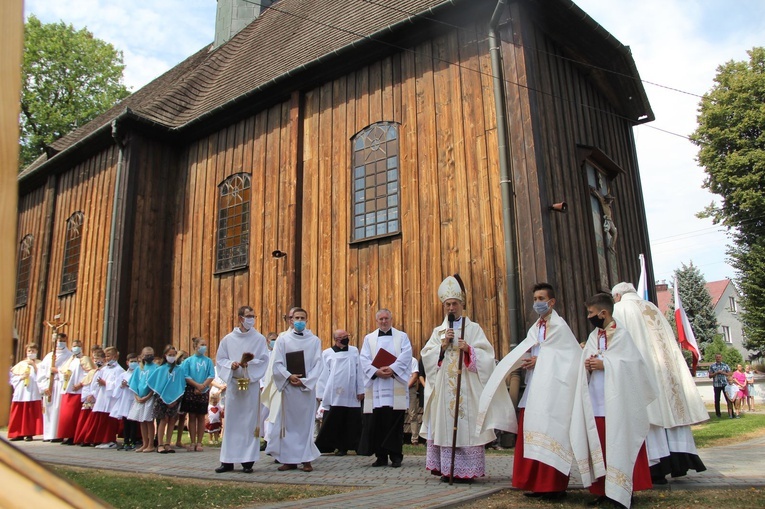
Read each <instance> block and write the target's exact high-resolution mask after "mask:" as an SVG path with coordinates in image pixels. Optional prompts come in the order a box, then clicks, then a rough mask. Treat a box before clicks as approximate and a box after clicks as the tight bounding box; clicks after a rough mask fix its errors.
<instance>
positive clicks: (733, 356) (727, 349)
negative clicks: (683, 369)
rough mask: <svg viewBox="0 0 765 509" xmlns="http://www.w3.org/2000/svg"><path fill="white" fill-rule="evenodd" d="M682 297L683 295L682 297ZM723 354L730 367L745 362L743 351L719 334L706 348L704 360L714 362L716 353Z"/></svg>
mask: <svg viewBox="0 0 765 509" xmlns="http://www.w3.org/2000/svg"><path fill="white" fill-rule="evenodd" d="M680 298H681V299H682V297H680ZM718 353H719V354H722V358H723V362H724V363H725V364H727V365H728V366H730V369H732V370H734V369H736V365H737V364H743V363H744V357H743V356H742V355H741V352H739V351H738V350H736V349H735V348H733V347H732V346H730V345H726V344H725V341H723V339H722V336H720V335H718V336H717V337H716V338H715V339H714V340H713V341H712V343H711V344H710V345H709V346H707V347H706V349H705V350H704V362H714V361H715V355H716V354H718Z"/></svg>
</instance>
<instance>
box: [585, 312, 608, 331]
mask: <svg viewBox="0 0 765 509" xmlns="http://www.w3.org/2000/svg"><path fill="white" fill-rule="evenodd" d="M587 319H588V320H589V321H590V323H591V324H592V325H594V326H595V327H597V328H598V329H602V328H603V326H604V325H605V324H606V319H605V318H601V317H599V316H598V315H595V316H590V317H589V318H587Z"/></svg>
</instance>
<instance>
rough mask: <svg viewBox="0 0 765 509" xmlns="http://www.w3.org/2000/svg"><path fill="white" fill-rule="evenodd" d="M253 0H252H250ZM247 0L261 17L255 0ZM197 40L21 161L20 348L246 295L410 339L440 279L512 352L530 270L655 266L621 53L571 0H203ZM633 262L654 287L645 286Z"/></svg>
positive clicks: (325, 332)
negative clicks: (210, 37)
mask: <svg viewBox="0 0 765 509" xmlns="http://www.w3.org/2000/svg"><path fill="white" fill-rule="evenodd" d="M266 3H269V2H266ZM261 11H262V12H261ZM217 16H218V18H217V20H216V22H217V23H216V40H215V42H214V43H213V44H212V45H210V46H208V47H205V48H202V49H201V50H200V51H199V52H197V53H196V54H194V55H192V56H190V57H189V58H188V59H186V60H185V61H183V62H182V63H180V64H179V65H177V66H176V67H175V68H173V69H171V70H169V71H168V72H167V73H165V74H164V75H162V76H160V77H159V78H157V79H155V80H154V81H153V82H151V83H149V84H148V85H146V86H145V87H143V88H141V89H140V90H138V91H136V92H135V93H134V94H132V95H131V96H130V97H128V98H126V99H125V100H124V101H122V103H120V104H119V105H117V106H115V107H114V108H112V109H111V110H109V111H107V112H106V113H104V114H102V115H101V116H99V117H98V118H96V119H95V120H93V121H91V122H90V123H88V124H86V125H84V126H82V127H80V128H79V129H77V130H75V131H74V132H71V133H69V134H68V135H66V136H65V137H63V138H61V139H60V140H58V141H57V142H55V143H54V144H53V146H51V147H49V150H47V152H46V155H44V156H42V157H41V158H40V159H39V160H38V161H36V162H35V163H34V164H32V165H31V166H30V167H28V168H26V169H25V170H24V171H23V172H22V173H21V174H20V175H19V215H18V259H17V260H16V264H17V267H18V281H17V290H16V314H15V317H16V328H17V330H18V334H19V338H20V339H19V346H18V348H17V355H19V354H20V353H21V349H22V346H23V344H24V343H25V342H28V341H38V342H39V341H44V343H45V344H44V347H43V350H45V351H47V350H49V348H50V342H49V340H48V338H49V334H48V333H47V332H46V330H45V327H44V325H43V322H44V321H45V320H46V319H51V318H52V317H53V316H54V315H56V314H59V313H60V315H61V319H62V320H66V321H67V322H68V325H67V326H66V327H65V328H64V329H63V330H64V331H65V332H67V333H68V335H69V337H70V338H75V339H81V340H82V341H83V342H84V344H85V345H86V351H87V349H88V347H90V346H92V345H94V344H102V345H116V346H117V347H118V348H119V350H120V352H121V354H122V356H123V357H122V358H123V359H124V355H125V354H127V353H128V352H137V351H139V350H140V348H141V347H142V346H144V345H152V346H154V347H155V348H162V347H163V346H164V345H165V344H167V343H173V344H174V345H176V346H177V347H179V348H183V349H185V350H189V349H190V341H191V338H192V337H194V336H202V337H205V338H208V339H209V341H210V345H211V352H210V353H211V355H213V356H214V355H215V350H216V348H217V345H218V342H219V338H221V337H222V336H224V335H225V334H226V333H228V332H229V331H230V330H231V328H232V326H233V325H234V323H235V318H236V317H235V314H236V309H237V308H238V307H239V306H240V305H242V304H250V305H251V306H252V307H253V308H254V309H255V313H256V316H257V319H256V328H258V329H259V330H260V331H261V332H263V333H264V334H265V333H266V332H268V331H279V330H283V329H284V328H285V324H284V321H283V316H284V315H285V314H286V312H287V311H288V309H289V308H290V307H291V306H293V305H300V306H302V307H304V308H306V309H307V310H308V312H309V328H311V329H312V330H314V331H315V332H316V333H317V334H318V335H319V337H321V338H322V340H323V342H324V344H325V346H328V345H329V344H330V342H331V332H332V331H333V330H334V329H337V328H344V329H347V330H348V331H349V332H350V333H351V334H352V337H353V342H354V343H360V341H361V339H362V338H363V336H364V335H365V334H366V333H367V332H369V331H371V330H373V329H374V328H375V322H374V316H375V312H376V311H377V310H378V309H379V308H388V309H390V310H391V311H392V313H393V318H394V325H395V326H396V327H399V328H401V329H403V330H405V331H407V332H408V334H409V336H410V337H411V338H412V342H413V344H414V348H415V350H416V351H417V352H419V349H420V347H421V346H422V345H423V344H424V343H425V342H426V341H427V339H428V337H429V336H430V333H431V331H432V329H433V327H434V326H436V325H438V324H439V323H440V322H441V321H442V320H443V314H442V310H441V305H440V302H439V301H438V298H437V295H436V293H437V292H436V290H437V288H438V285H439V283H440V282H441V280H442V279H443V278H444V277H445V276H446V275H449V274H453V273H456V272H458V273H459V274H460V275H461V276H462V279H463V280H464V282H465V284H466V287H467V296H468V297H467V298H468V302H467V314H468V315H469V316H470V317H471V318H473V319H475V320H476V321H478V322H479V323H480V324H481V325H482V326H483V328H484V330H485V331H486V333H487V335H488V336H489V337H490V338H491V340H492V341H493V342H494V344H495V348H496V349H497V355H498V356H502V355H504V354H506V353H507V352H508V351H509V349H510V347H511V346H512V345H514V344H515V343H516V342H517V341H518V338H519V336H520V337H523V336H524V335H525V329H526V328H527V327H528V326H529V324H530V322H531V321H532V320H533V319H534V313H533V310H532V308H531V288H532V286H533V285H534V284H535V283H537V282H541V281H548V282H550V283H552V284H553V285H555V287H556V288H557V290H558V302H559V305H558V310H559V312H560V313H561V314H562V315H563V316H564V317H565V318H566V319H567V320H568V321H569V323H570V324H571V326H572V329H573V330H574V332H575V333H576V334H577V335H578V336H579V338H580V339H581V340H584V339H585V338H586V335H587V333H588V331H589V328H588V325H587V321H586V319H585V318H584V317H585V309H584V306H583V302H584V300H585V299H586V298H587V297H588V296H590V295H591V294H593V293H595V292H599V291H608V290H609V289H610V287H611V286H612V285H613V284H615V283H617V282H619V281H622V280H627V281H635V280H636V279H637V277H638V273H639V262H638V255H639V254H640V253H645V254H646V256H647V258H648V266H649V267H650V252H649V244H648V232H647V227H646V220H645V214H644V205H643V197H642V190H641V185H640V177H639V173H638V164H637V158H636V153H635V144H634V138H633V127H634V126H635V125H637V124H640V123H643V122H648V121H651V120H653V113H652V111H651V108H650V105H649V104H648V100H647V97H646V94H645V91H644V89H643V86H642V83H641V81H640V77H639V75H638V72H637V69H636V67H635V63H634V61H633V59H632V56H631V53H630V51H629V48H628V47H626V46H624V45H622V44H621V43H620V42H619V41H617V40H616V39H615V38H614V37H613V36H611V35H610V34H609V33H608V32H607V31H606V30H605V29H604V28H603V27H601V26H600V25H598V24H597V23H596V22H595V21H594V20H593V19H592V18H590V17H589V16H588V15H587V14H586V13H584V12H583V11H582V10H581V9H580V8H579V7H577V6H576V5H575V4H574V3H572V2H571V0H446V1H445V0H398V1H395V2H394V1H390V2H389V1H381V0H279V1H276V2H273V3H271V4H270V6H268V7H258V6H257V5H255V4H253V3H251V2H246V1H244V0H218V14H217ZM651 276H652V274H650V273H649V280H652V277H651Z"/></svg>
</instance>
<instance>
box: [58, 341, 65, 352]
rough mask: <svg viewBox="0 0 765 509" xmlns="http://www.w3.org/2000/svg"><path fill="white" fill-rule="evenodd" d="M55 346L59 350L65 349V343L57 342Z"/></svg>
mask: <svg viewBox="0 0 765 509" xmlns="http://www.w3.org/2000/svg"><path fill="white" fill-rule="evenodd" d="M57 346H58V349H59V350H63V349H64V348H66V341H59V342H58V345H57Z"/></svg>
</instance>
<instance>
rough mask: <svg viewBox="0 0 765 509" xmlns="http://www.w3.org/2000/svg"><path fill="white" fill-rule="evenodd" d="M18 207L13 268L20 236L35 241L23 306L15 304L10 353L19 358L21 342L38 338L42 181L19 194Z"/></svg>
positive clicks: (43, 194) (43, 208)
mask: <svg viewBox="0 0 765 509" xmlns="http://www.w3.org/2000/svg"><path fill="white" fill-rule="evenodd" d="M18 208H19V212H18V223H17V227H16V237H17V238H16V252H15V256H16V258H15V259H14V263H15V265H14V266H15V267H16V270H18V264H19V261H18V255H19V245H20V244H21V239H23V238H24V237H26V236H27V235H30V234H31V235H33V236H34V244H33V245H32V261H31V262H32V263H31V266H30V270H29V293H28V296H27V303H26V305H24V306H22V307H19V308H16V311H15V314H14V315H15V316H14V318H15V324H14V326H15V327H16V330H17V332H18V334H19V342H18V345H17V347H16V351H15V352H13V354H14V356H15V358H16V359H21V358H23V357H24V356H25V355H26V353H25V352H24V350H23V348H24V345H25V344H27V343H31V342H33V341H34V342H36V341H37V339H36V337H35V335H34V329H35V323H34V322H35V309H36V308H37V306H38V303H39V301H40V299H41V298H43V296H41V295H40V292H38V291H37V284H36V283H37V281H38V276H39V274H40V271H41V270H42V263H43V260H42V259H43V255H42V248H43V235H44V231H45V224H44V223H45V186H44V185H42V186H40V187H38V188H36V189H34V190H32V191H30V192H29V193H27V194H25V195H24V196H21V197H19V205H18ZM14 296H15V287H14ZM14 298H15V297H14Z"/></svg>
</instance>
